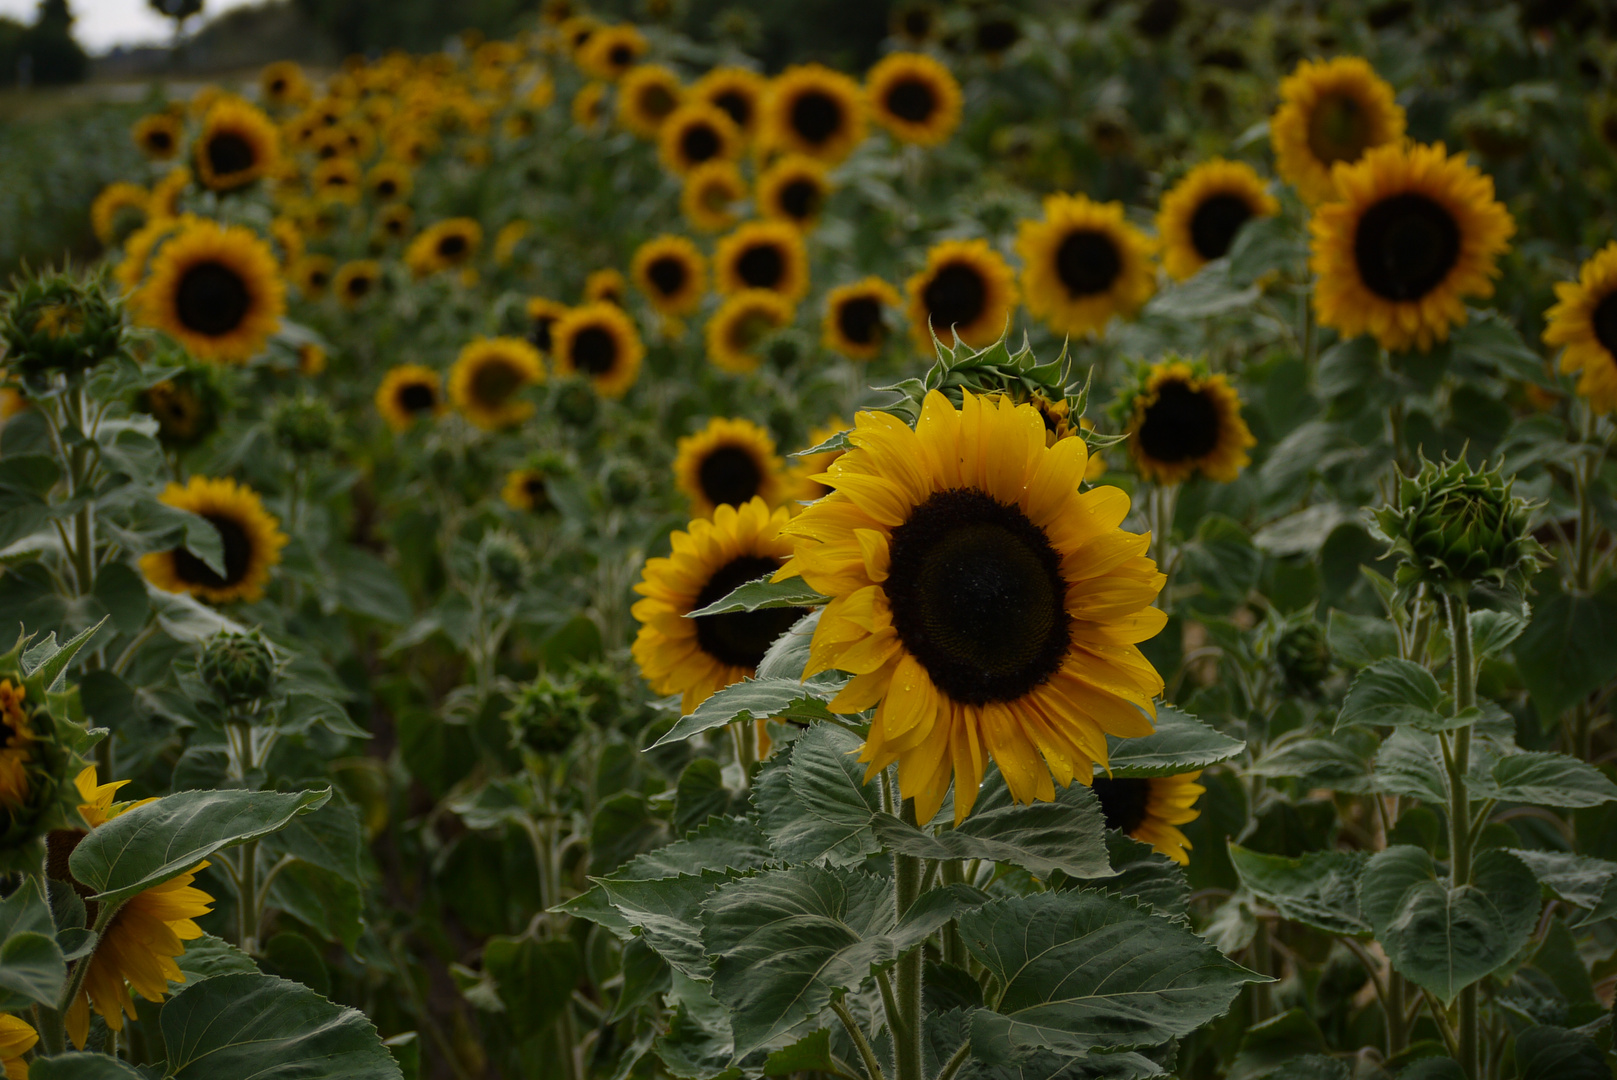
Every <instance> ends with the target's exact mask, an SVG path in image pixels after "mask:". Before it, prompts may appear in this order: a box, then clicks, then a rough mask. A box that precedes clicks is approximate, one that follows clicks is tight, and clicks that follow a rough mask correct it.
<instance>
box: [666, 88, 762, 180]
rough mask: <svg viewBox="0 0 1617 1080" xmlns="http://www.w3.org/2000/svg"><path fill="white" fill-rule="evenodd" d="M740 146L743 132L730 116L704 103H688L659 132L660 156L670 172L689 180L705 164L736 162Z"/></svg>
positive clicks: (675, 111)
mask: <svg viewBox="0 0 1617 1080" xmlns="http://www.w3.org/2000/svg"><path fill="white" fill-rule="evenodd" d="M741 143H742V139H741V129H740V128H738V127H736V125H735V121H734V120H731V119H730V114H729V113H727V112H725V111H724V110H723V109H721V108H719V107H718V106H717V105H709V104H708V103H707V102H705V101H687V102H686V103H685V104H683V105H681V106H680V107H679V108H677V109H675V110H674V111H673V112H671V113H669V114H668V119H666V120H665V121H663V125H662V127H661V128H660V129H659V130H658V132H657V156H658V158H659V159H660V160H661V161H662V163H663V168H665V169H667V170H668V171H669V172H671V173H673V174H674V175H676V176H685V177H689V176H690V175H691V174H692V173H693V172H694V171H695V170H696V169H698V168H700V167H701V166H703V165H708V164H711V163H713V162H718V161H733V160H735V158H736V157H737V156H739V155H740V153H741Z"/></svg>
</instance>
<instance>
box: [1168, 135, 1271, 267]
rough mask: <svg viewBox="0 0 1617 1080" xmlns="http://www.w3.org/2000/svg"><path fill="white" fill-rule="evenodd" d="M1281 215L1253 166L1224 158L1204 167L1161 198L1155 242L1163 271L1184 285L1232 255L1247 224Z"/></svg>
mask: <svg viewBox="0 0 1617 1080" xmlns="http://www.w3.org/2000/svg"><path fill="white" fill-rule="evenodd" d="M1279 212H1280V203H1279V202H1278V201H1277V200H1276V199H1275V197H1274V196H1273V195H1270V194H1269V186H1268V184H1266V183H1265V182H1264V180H1263V178H1262V177H1260V176H1259V175H1258V174H1257V171H1256V170H1254V169H1253V168H1252V166H1250V165H1248V164H1246V163H1245V162H1240V161H1226V160H1224V159H1223V158H1214V159H1213V160H1212V161H1207V162H1203V163H1202V164H1200V165H1198V166H1196V167H1195V168H1194V169H1192V170H1190V172H1188V173H1186V174H1185V175H1184V177H1183V178H1182V179H1181V180H1180V181H1179V182H1178V183H1177V184H1175V185H1174V186H1173V188H1172V189H1171V190H1170V191H1169V192H1168V193H1167V194H1166V195H1164V196H1163V197H1162V206H1161V208H1160V209H1159V210H1158V211H1157V237H1158V240H1159V242H1160V243H1161V244H1162V265H1163V269H1165V270H1166V271H1167V272H1168V276H1169V277H1171V278H1173V279H1174V280H1175V281H1183V280H1185V279H1186V278H1188V277H1190V276H1191V275H1192V274H1194V273H1195V272H1196V271H1197V270H1200V269H1201V268H1202V267H1203V266H1205V265H1207V264H1208V263H1210V262H1212V261H1213V260H1214V259H1222V258H1223V257H1224V256H1226V255H1228V254H1229V251H1230V247H1231V246H1232V245H1233V244H1234V243H1235V238H1236V236H1237V235H1239V234H1240V231H1241V228H1242V227H1243V226H1244V225H1245V224H1246V223H1247V222H1249V221H1252V220H1253V219H1255V218H1263V217H1272V216H1274V215H1275V214H1278V213H1279Z"/></svg>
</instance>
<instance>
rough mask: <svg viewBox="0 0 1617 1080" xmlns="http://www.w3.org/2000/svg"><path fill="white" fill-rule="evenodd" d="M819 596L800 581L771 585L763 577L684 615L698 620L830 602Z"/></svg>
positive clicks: (797, 578)
mask: <svg viewBox="0 0 1617 1080" xmlns="http://www.w3.org/2000/svg"><path fill="white" fill-rule="evenodd" d="M830 599H831V598H830V597H829V596H826V595H825V594H824V593H822V592H818V591H816V590H814V589H811V588H809V585H808V582H806V581H804V580H803V579H802V578H800V577H793V578H787V579H786V580H785V581H771V580H770V579H769V575H767V574H766V575H764V576H763V577H761V578H758V579H756V580H754V581H748V582H744V583H743V584H740V585H737V586H736V587H735V588H733V589H731V590H730V591H729V592H727V593H725V594H724V595H723V596H721V597H720V598H719V599H717V600H715V601H713V602H712V603H711V604H709V605H707V606H706V607H702V608H697V609H696V610H695V611H693V612H691V613H690V614H688V615H686V616H685V617H686V618H687V619H698V618H701V617H703V616H706V615H724V614H726V613H728V612H732V611H763V610H764V609H765V608H783V607H817V606H819V605H820V604H823V603H825V602H826V601H828V600H830Z"/></svg>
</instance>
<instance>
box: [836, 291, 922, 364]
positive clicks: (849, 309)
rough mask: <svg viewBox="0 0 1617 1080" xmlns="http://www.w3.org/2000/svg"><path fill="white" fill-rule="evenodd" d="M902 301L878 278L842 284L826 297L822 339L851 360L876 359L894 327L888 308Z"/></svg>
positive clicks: (898, 306)
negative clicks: (889, 320) (890, 323)
mask: <svg viewBox="0 0 1617 1080" xmlns="http://www.w3.org/2000/svg"><path fill="white" fill-rule="evenodd" d="M903 304H904V298H903V297H902V296H900V295H899V293H898V290H897V289H895V288H893V287H892V286H891V285H889V284H887V282H885V281H883V280H882V279H881V278H879V277H867V278H865V279H864V280H862V281H856V282H854V283H853V284H852V285H839V286H838V287H836V288H835V289H832V290H831V291H830V292H829V293H828V294H826V297H825V320H824V322H823V323H822V324H821V331H820V337H821V340H822V341H824V342H825V347H826V348H828V349H831V350H833V351H835V352H839V353H841V354H842V355H843V356H846V357H848V358H849V359H850V360H874V359H876V357H878V356H880V355H881V351H882V349H883V347H885V346H886V344H887V335H888V333H889V332H890V331H891V329H892V328H891V327H890V326H889V325H888V323H887V312H888V310H889V309H894V310H896V309H898V308H900V307H902V306H903Z"/></svg>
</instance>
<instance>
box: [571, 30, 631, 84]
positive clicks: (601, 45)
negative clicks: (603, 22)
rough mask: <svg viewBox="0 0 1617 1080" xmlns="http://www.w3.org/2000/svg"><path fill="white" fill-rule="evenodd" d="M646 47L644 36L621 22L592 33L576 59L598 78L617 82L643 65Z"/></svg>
mask: <svg viewBox="0 0 1617 1080" xmlns="http://www.w3.org/2000/svg"><path fill="white" fill-rule="evenodd" d="M646 48H647V46H646V38H645V35H644V34H642V33H641V32H640V31H639V30H637V29H635V28H634V27H633V26H631V25H629V24H628V23H619V24H618V25H617V26H607V27H603V28H601V29H599V30H597V31H595V32H594V33H593V34H591V35H590V36H589V40H588V41H586V42H585V43H584V45H583V47H582V48H580V49H579V50H578V52H577V54H576V55H575V56H574V60H575V61H576V62H577V63H578V66H579V67H581V68H583V69H584V71H585V72H586V73H588V74H590V75H593V76H595V77H596V78H598V79H617V78H621V77H622V76H623V75H624V74H625V73H627V72H628V71H629V70H630V69H631V68H633V67H634V66H635V65H636V64H638V63H639V62H640V58H641V57H642V56H645V55H646Z"/></svg>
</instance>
